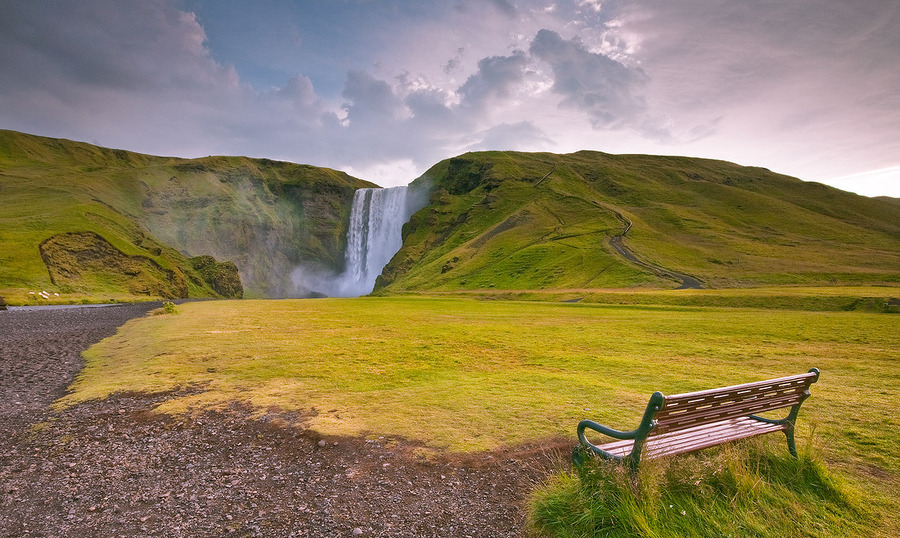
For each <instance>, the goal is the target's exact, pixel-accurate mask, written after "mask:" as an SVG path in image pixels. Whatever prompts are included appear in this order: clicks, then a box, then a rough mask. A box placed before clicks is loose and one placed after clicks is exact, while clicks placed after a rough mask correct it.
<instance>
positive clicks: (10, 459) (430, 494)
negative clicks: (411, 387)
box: [0, 305, 571, 537]
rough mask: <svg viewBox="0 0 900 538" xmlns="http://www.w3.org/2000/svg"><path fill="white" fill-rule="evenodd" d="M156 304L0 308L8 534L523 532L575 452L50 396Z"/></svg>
mask: <svg viewBox="0 0 900 538" xmlns="http://www.w3.org/2000/svg"><path fill="white" fill-rule="evenodd" d="M154 306H156V305H131V306H115V307H105V308H76V309H65V310H30V311H29V310H19V309H12V310H9V311H0V536H16V537H18V536H66V537H79V536H84V537H87V536H91V537H95V536H109V537H114V536H129V537H130V536H167V537H181V536H185V537H187V536H191V537H193V536H235V537H237V536H241V537H243V536H264V537H281V536H296V537H318V536H329V537H334V536H364V537H365V536H391V537H427V536H453V537H465V536H471V537H476V536H477V537H488V536H490V537H504V536H524V535H526V534H527V533H526V531H525V508H524V501H525V498H526V495H527V494H528V492H529V491H530V490H531V488H532V487H533V486H534V485H535V484H536V483H538V482H540V481H541V480H543V478H544V477H545V476H546V475H547V473H548V472H549V471H552V470H554V469H556V468H558V467H559V466H564V465H566V463H565V460H566V453H567V452H568V447H569V444H571V443H568V441H566V440H557V441H554V442H545V443H542V444H541V445H540V446H535V447H517V448H516V449H514V450H510V451H497V452H494V453H488V454H486V453H482V454H475V455H469V456H465V457H460V456H455V457H451V456H437V457H435V456H429V457H422V451H421V450H417V448H418V447H417V446H416V444H415V443H411V442H407V441H404V440H401V439H379V438H376V437H370V438H368V439H365V438H331V437H328V438H322V437H321V436H320V435H318V434H317V433H315V432H314V431H311V430H309V429H306V428H304V427H303V424H304V417H303V416H302V415H301V414H296V413H294V414H291V413H285V412H281V411H278V410H272V411H271V412H270V413H269V414H268V415H266V416H264V417H263V418H261V419H251V418H249V413H248V411H247V410H246V409H243V408H241V407H239V406H235V407H233V408H232V409H230V410H228V411H225V412H210V413H206V414H203V415H200V416H196V417H190V418H188V417H170V416H163V415H159V414H156V413H153V412H152V409H153V407H154V406H155V405H156V404H157V403H158V402H159V401H161V400H162V399H164V398H165V397H166V395H165V394H156V395H143V394H118V395H114V396H113V397H110V398H107V399H105V400H102V401H92V402H87V403H84V404H80V405H78V406H75V407H73V408H69V409H65V410H61V411H54V410H52V409H51V408H50V404H51V403H52V402H53V401H54V400H55V399H56V398H58V397H59V396H61V395H62V394H64V392H65V390H66V387H67V386H68V384H69V383H70V382H71V380H72V378H73V377H74V375H75V374H76V373H77V372H78V370H79V369H80V368H81V366H82V364H83V362H82V359H81V355H80V352H81V351H82V350H84V349H86V348H87V347H88V346H89V345H90V344H91V343H93V342H96V341H98V340H100V339H102V338H104V337H106V336H109V335H111V334H113V333H114V332H115V330H116V328H117V327H118V326H119V325H121V324H122V323H124V322H125V321H126V320H128V319H130V318H132V317H135V316H140V315H143V314H145V313H146V312H147V311H148V310H149V309H150V308H152V307H154Z"/></svg>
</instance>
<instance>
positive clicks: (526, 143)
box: [466, 121, 553, 151]
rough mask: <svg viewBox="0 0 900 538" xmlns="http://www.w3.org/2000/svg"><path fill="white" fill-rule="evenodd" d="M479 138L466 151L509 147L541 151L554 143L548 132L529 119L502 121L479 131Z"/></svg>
mask: <svg viewBox="0 0 900 538" xmlns="http://www.w3.org/2000/svg"><path fill="white" fill-rule="evenodd" d="M477 138H479V139H480V140H479V141H478V142H476V143H474V144H471V145H469V146H468V147H466V151H488V150H506V149H509V148H518V150H519V151H539V150H545V149H547V147H549V146H552V145H553V141H552V140H551V139H550V138H549V137H548V136H547V134H546V133H545V132H543V131H542V130H541V129H539V128H538V127H536V126H535V125H534V124H533V123H531V122H529V121H520V122H518V123H501V124H499V125H495V126H493V127H491V128H490V129H487V130H485V131H483V132H481V133H479V134H478V136H477Z"/></svg>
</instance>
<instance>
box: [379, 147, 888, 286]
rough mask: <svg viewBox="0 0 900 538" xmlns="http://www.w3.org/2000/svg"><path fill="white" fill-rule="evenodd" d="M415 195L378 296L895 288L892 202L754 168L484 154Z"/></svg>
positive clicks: (457, 163) (425, 183)
mask: <svg viewBox="0 0 900 538" xmlns="http://www.w3.org/2000/svg"><path fill="white" fill-rule="evenodd" d="M412 186H413V187H414V188H422V189H429V190H430V191H431V193H432V194H431V203H430V204H429V205H428V206H427V207H425V208H424V209H422V210H421V211H419V212H418V213H416V214H415V215H414V216H413V218H412V219H411V221H410V222H409V223H408V224H407V226H406V227H405V228H404V243H403V248H402V249H401V250H400V252H399V253H398V254H397V255H396V256H395V257H394V259H393V260H392V261H391V263H390V264H389V265H388V267H386V268H385V271H384V273H383V274H382V277H381V278H380V280H379V282H378V284H377V286H378V287H379V288H380V289H382V290H383V291H386V292H402V291H404V290H437V291H450V290H475V289H506V290H533V289H542V288H548V289H549V288H554V289H561V288H569V289H577V288H609V287H635V286H638V287H676V286H679V285H683V284H688V285H690V283H691V281H690V280H688V281H687V282H685V279H690V278H693V279H694V280H696V281H698V282H694V284H696V285H700V286H703V287H720V288H721V287H742V286H760V285H785V284H804V285H823V284H824V285H828V284H836V283H837V284H841V285H849V284H866V285H873V284H881V283H897V282H900V206H898V205H897V204H896V203H895V202H896V201H895V200H891V199H873V198H866V197H863V196H858V195H855V194H851V193H847V192H844V191H840V190H837V189H834V188H831V187H827V186H825V185H821V184H818V183H810V182H804V181H800V180H798V179H795V178H791V177H787V176H783V175H779V174H775V173H772V172H770V171H768V170H765V169H762V168H750V167H743V166H739V165H736V164H732V163H728V162H723V161H714V160H707V159H693V158H685V157H654V156H646V155H608V154H604V153H599V152H588V151H581V152H578V153H573V154H568V155H555V154H550V153H531V154H529V153H515V152H483V153H467V154H465V155H461V156H459V157H456V158H452V159H448V160H445V161H442V162H440V163H438V164H436V165H435V166H434V167H432V168H431V169H430V170H428V172H426V173H425V174H424V175H423V176H422V177H420V178H418V179H417V180H416V181H414V182H413V184H412ZM626 229H627V230H628V231H627V233H626V234H625V236H624V237H620V238H616V236H620V235H621V234H623V232H624V231H625V230H626ZM616 243H619V244H620V245H621V247H622V248H620V249H617V247H616ZM627 256H630V257H631V258H632V259H628V258H627Z"/></svg>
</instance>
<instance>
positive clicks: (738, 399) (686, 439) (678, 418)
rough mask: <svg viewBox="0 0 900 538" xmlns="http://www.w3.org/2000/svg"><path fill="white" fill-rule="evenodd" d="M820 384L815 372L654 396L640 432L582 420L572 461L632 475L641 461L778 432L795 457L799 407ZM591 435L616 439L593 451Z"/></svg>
mask: <svg viewBox="0 0 900 538" xmlns="http://www.w3.org/2000/svg"><path fill="white" fill-rule="evenodd" d="M818 379H819V370H818V369H817V368H812V369H810V370H809V372H807V373H805V374H800V375H794V376H789V377H780V378H778V379H769V380H767V381H757V382H755V383H746V384H743V385H735V386H733V387H724V388H718V389H712V390H704V391H699V392H688V393H685V394H676V395H674V396H665V395H663V393H661V392H656V393H654V394H653V396H651V397H650V402H649V403H648V404H647V409H646V411H644V417H643V419H642V420H641V424H640V426H638V428H637V429H636V430H634V431H630V432H621V431H618V430H614V429H612V428H608V427H606V426H603V425H602V424H598V423H596V422H594V421H592V420H582V421H581V422H580V423H579V424H578V441H579V444H578V445H576V446H575V450H574V451H573V452H572V461H573V463H575V465H576V466H581V465H582V463H584V461H585V457H586V456H588V455H590V454H596V455H598V456H600V457H601V458H605V459H611V460H618V461H624V462H626V463H628V464H629V465H630V466H631V469H632V471H636V470H637V467H638V464H639V463H640V460H641V458H642V457H644V458H657V457H660V456H668V455H674V454H683V453H686V452H694V451H697V450H701V449H704V448H708V447H711V446H715V445H719V444H722V443H726V442H729V441H736V440H738V439H745V438H747V437H753V436H756V435H763V434H766V433H772V432H777V431H782V432H784V433H785V435H786V436H787V443H788V450H789V451H790V453H791V454H792V455H793V456H794V457H797V448H796V446H795V444H794V424H795V423H796V421H797V412H798V411H799V410H800V404H802V403H803V401H804V400H805V399H806V398H808V397H809V387H810V385H812V384H813V383H815V382H816V381H818ZM786 408H790V412H789V413H788V415H787V416H786V417H785V418H782V419H779V420H773V419H769V418H763V417H760V416H758V414H760V413H765V412H768V411H776V410H779V409H786ZM585 430H593V431H596V432H599V433H601V434H603V435H606V436H609V437H612V438H614V439H617V441H612V442H609V443H606V444H602V445H594V444H593V443H591V442H590V441H589V440H588V439H587V437H586V436H585Z"/></svg>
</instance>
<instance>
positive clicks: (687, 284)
mask: <svg viewBox="0 0 900 538" xmlns="http://www.w3.org/2000/svg"><path fill="white" fill-rule="evenodd" d="M595 204H596V202H595ZM596 205H597V206H598V207H602V208H603V209H606V210H608V211H612V213H613V214H614V215H615V216H616V218H617V219H619V221H620V222H621V223H622V224H624V225H625V229H624V230H623V231H622V233H620V234H618V235H614V236H613V237H611V238H610V239H609V244H610V245H612V247H613V248H614V249H615V250H616V252H618V253H619V255H620V256H622V257H623V258H625V259H626V260H628V261H630V262H631V263H634V264H635V265H640V266H641V267H643V268H645V269H649V270H651V271H653V272H654V273H656V274H657V275H659V276H661V277H663V278H668V279H671V280H678V281H680V282H681V286H678V288H676V289H679V290H688V289H693V290H700V289H703V283H702V282H700V280H698V279H697V278H695V277H692V276H691V275H686V274H684V273H679V272H676V271H672V270H669V269H666V268H665V267H660V266H659V265H655V264H652V263H649V262H646V261H644V260H642V259H640V258H638V257H637V256H635V254H634V253H633V252H631V251H630V250H629V249H628V247H626V246H625V245H624V243H622V240H623V239H624V238H625V235H627V234H628V232H629V231H630V230H631V226H632V222H631V220H630V219H629V218H628V217H626V216H625V215H623V214H621V213H619V212H618V211H616V210H615V209H612V208H611V207H606V206H603V205H600V204H596Z"/></svg>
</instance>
